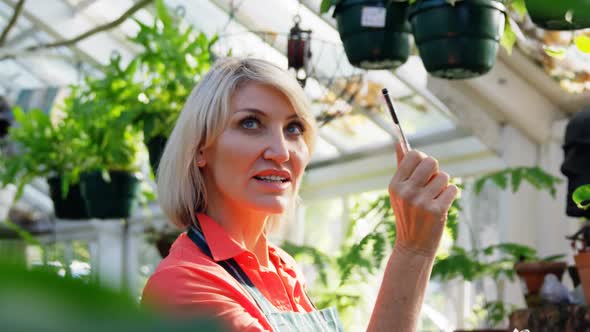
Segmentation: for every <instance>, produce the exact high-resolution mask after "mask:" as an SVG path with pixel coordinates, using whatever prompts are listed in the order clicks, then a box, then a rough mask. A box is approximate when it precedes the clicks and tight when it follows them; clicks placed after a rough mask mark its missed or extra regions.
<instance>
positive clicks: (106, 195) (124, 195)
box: [80, 171, 139, 219]
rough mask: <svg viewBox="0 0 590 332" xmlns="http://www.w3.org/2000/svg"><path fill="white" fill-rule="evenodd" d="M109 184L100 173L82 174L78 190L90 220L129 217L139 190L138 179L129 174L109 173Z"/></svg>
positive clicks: (122, 172) (121, 172)
mask: <svg viewBox="0 0 590 332" xmlns="http://www.w3.org/2000/svg"><path fill="white" fill-rule="evenodd" d="M109 176H110V178H111V181H110V182H107V181H106V180H105V179H104V178H103V177H102V174H101V172H89V173H84V174H82V176H81V179H80V188H81V189H82V195H83V197H84V201H85V203H86V209H87V210H88V213H89V215H90V217H91V218H101V219H116V218H128V217H129V216H130V215H131V211H132V209H133V205H134V203H135V199H136V197H137V193H138V189H139V178H138V177H137V176H136V175H135V174H134V173H130V172H124V171H110V172H109Z"/></svg>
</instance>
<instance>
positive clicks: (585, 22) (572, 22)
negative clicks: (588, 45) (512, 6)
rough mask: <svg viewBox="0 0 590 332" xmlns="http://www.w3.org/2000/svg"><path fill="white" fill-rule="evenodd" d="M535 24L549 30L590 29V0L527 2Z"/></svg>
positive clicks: (536, 0) (527, 0) (533, 0)
mask: <svg viewBox="0 0 590 332" xmlns="http://www.w3.org/2000/svg"><path fill="white" fill-rule="evenodd" d="M526 7H527V11H528V13H529V16H530V17H531V20H532V21H533V23H535V24H536V25H538V26H539V27H541V28H543V29H547V30H577V29H585V28H590V0H526Z"/></svg>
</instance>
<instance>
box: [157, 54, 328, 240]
mask: <svg viewBox="0 0 590 332" xmlns="http://www.w3.org/2000/svg"><path fill="white" fill-rule="evenodd" d="M248 82H255V83H260V84H265V85H269V86H272V87H274V88H276V89H277V90H278V91H280V92H281V93H283V94H284V95H285V97H287V99H288V100H289V101H290V103H291V105H292V106H293V108H294V109H295V112H296V113H297V114H298V115H299V117H300V118H301V120H302V121H303V122H304V123H305V126H306V130H305V131H304V136H303V138H304V140H305V143H306V145H307V147H308V149H309V153H310V155H311V153H312V152H313V147H314V143H315V136H316V131H317V126H316V122H315V119H314V117H313V115H312V114H311V112H310V107H309V103H308V100H307V97H306V96H305V93H304V92H303V89H302V88H301V86H300V85H299V83H297V81H296V80H295V78H294V77H292V76H291V74H289V73H288V72H287V71H285V70H283V69H281V68H279V67H277V66H275V65H274V64H272V63H270V62H267V61H264V60H258V59H251V58H245V59H238V58H225V59H221V60H218V61H217V62H216V63H215V64H214V65H213V66H212V67H211V69H210V70H209V72H207V74H206V75H205V76H204V77H203V78H202V79H201V82H200V83H199V84H198V85H197V86H196V87H195V88H194V89H193V91H192V92H191V94H190V96H189V98H188V99H187V101H186V103H185V105H184V107H183V109H182V111H181V113H180V115H179V117H178V120H177V121H176V124H175V126H174V129H173V130H172V134H171V135H170V137H169V139H168V142H167V144H166V147H165V149H164V153H163V154H162V158H161V161H160V165H159V167H158V171H157V184H158V189H157V191H158V200H159V203H160V206H161V208H162V210H163V211H164V213H166V215H167V216H168V218H169V219H170V221H171V222H172V223H174V224H175V225H176V226H178V227H180V228H185V227H188V226H189V225H191V224H192V223H194V222H195V221H196V213H197V212H204V211H205V209H206V207H207V191H206V188H205V182H204V178H203V175H202V174H201V171H200V169H199V168H198V167H197V166H196V162H195V161H196V157H197V156H198V152H199V150H200V149H204V148H207V147H209V146H211V144H213V143H214V142H215V140H216V139H217V138H218V137H219V135H220V134H221V133H222V132H223V131H224V129H225V128H226V126H227V123H228V120H229V118H230V114H231V109H230V105H231V103H230V102H231V98H232V95H233V94H234V92H235V91H237V90H239V89H240V87H241V86H243V85H244V84H246V83H248ZM298 188H299V186H298V185H297V189H298ZM296 196H297V193H295V197H296ZM291 205H292V206H291V207H290V209H289V210H291V209H294V208H295V207H294V205H295V199H294V200H293V201H292V204H291ZM287 212H291V211H287ZM279 217H280V216H279ZM273 219H274V217H273Z"/></svg>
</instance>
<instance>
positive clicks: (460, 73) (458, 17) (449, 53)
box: [409, 0, 506, 79]
mask: <svg viewBox="0 0 590 332" xmlns="http://www.w3.org/2000/svg"><path fill="white" fill-rule="evenodd" d="M505 11H506V7H505V6H504V4H503V3H502V1H499V0H463V1H459V2H457V3H455V5H454V6H453V5H451V4H449V3H448V2H447V1H446V0H418V2H416V3H415V4H414V5H412V6H411V7H410V13H409V20H410V23H411V24H412V30H413V33H414V39H415V42H416V45H417V46H418V49H419V51H420V57H421V58H422V62H423V63H424V67H426V70H427V71H428V72H429V73H430V74H431V75H433V76H437V77H441V78H446V79H466V78H472V77H476V76H480V75H483V74H485V73H487V72H488V71H489V70H490V69H491V68H492V67H493V66H494V64H495V63H496V56H497V54H498V48H499V46H500V39H501V37H502V33H503V31H504V24H505V21H506V19H505Z"/></svg>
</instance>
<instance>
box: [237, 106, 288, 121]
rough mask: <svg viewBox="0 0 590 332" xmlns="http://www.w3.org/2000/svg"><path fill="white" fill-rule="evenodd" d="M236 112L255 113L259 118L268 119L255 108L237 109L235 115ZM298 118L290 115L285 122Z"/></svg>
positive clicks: (262, 112)
mask: <svg viewBox="0 0 590 332" xmlns="http://www.w3.org/2000/svg"><path fill="white" fill-rule="evenodd" d="M238 112H248V113H256V114H259V115H261V116H263V117H268V115H267V114H266V113H265V112H264V111H261V110H259V109H257V108H251V107H246V108H240V109H238V110H237V111H236V113H238ZM299 118H300V116H299V114H297V113H295V114H292V115H290V116H289V117H288V118H287V120H291V119H299Z"/></svg>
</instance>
